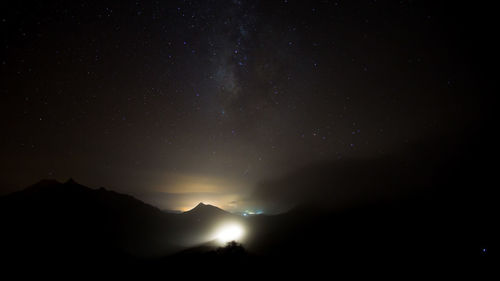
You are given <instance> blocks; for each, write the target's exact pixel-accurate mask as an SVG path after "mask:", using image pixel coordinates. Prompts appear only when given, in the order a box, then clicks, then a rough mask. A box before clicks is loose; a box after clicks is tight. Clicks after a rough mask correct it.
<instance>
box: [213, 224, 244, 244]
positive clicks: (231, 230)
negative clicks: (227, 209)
mask: <svg viewBox="0 0 500 281" xmlns="http://www.w3.org/2000/svg"><path fill="white" fill-rule="evenodd" d="M243 232H244V231H243V227H242V226H241V225H239V224H228V225H224V226H222V227H221V228H220V229H219V230H218V231H217V234H216V237H217V240H218V241H219V242H221V243H227V242H230V241H236V240H238V239H240V238H241V237H242V236H243Z"/></svg>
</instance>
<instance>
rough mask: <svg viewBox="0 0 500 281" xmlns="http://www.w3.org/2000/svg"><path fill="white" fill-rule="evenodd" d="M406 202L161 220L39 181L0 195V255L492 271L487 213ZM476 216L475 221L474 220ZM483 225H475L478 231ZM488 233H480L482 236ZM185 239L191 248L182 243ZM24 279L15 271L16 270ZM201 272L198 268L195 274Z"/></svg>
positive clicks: (74, 186) (154, 264)
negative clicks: (210, 237)
mask: <svg viewBox="0 0 500 281" xmlns="http://www.w3.org/2000/svg"><path fill="white" fill-rule="evenodd" d="M422 202H423V201H420V200H415V199H412V200H407V201H399V202H398V203H397V204H389V203H384V204H382V203H381V204H373V205H366V206H363V207H359V208H351V209H343V210H341V211H328V210H323V209H318V208H314V207H308V206H302V207H297V208H294V209H293V210H291V211H290V212H287V213H284V214H280V215H275V216H265V215H260V216H252V217H249V218H243V217H239V216H235V215H232V214H230V213H227V212H225V211H223V210H221V209H218V208H216V207H213V206H209V205H204V204H200V205H199V206H197V207H196V208H195V209H193V210H192V211H190V212H186V213H183V214H169V213H165V212H162V211H160V210H159V209H157V208H155V207H152V206H150V205H147V204H145V203H143V202H141V201H139V200H137V199H135V198H133V197H131V196H128V195H123V194H119V193H116V192H113V191H108V190H106V189H104V188H101V189H97V190H95V189H90V188H88V187H85V186H82V185H80V184H78V183H76V182H74V181H73V180H69V181H68V182H66V183H59V182H56V181H42V182H40V183H38V184H35V185H33V186H31V187H29V188H27V189H25V190H23V191H20V192H16V193H13V194H10V195H7V196H3V197H0V216H1V226H2V231H1V233H0V241H1V242H2V251H1V253H0V255H1V259H2V265H3V266H4V267H5V268H10V269H12V268H17V267H23V268H25V267H29V268H42V269H44V270H49V271H51V270H55V271H60V270H66V269H72V270H78V271H81V270H85V271H90V272H92V271H102V270H105V271H108V272H113V274H117V272H120V273H124V274H126V273H127V272H130V271H133V272H144V271H148V272H155V273H156V272H159V273H161V272H164V271H165V270H168V271H169V272H192V271H193V268H198V269H203V270H206V271H210V270H214V269H221V268H224V269H225V270H226V271H241V270H248V269H249V268H253V269H255V270H257V271H261V270H272V271H279V272H282V271H285V272H287V270H289V269H290V268H295V269H305V268H313V269H315V270H327V271H328V270H333V269H337V270H338V269H341V268H346V265H357V266H359V265H360V264H364V265H380V266H382V267H384V266H385V267H386V266H389V265H390V266H391V267H394V266H396V265H397V266H412V265H416V262H422V261H425V262H427V263H431V264H441V265H442V264H443V263H444V262H450V261H453V262H455V263H465V264H468V265H469V266H471V267H473V266H474V267H476V266H488V265H491V263H492V259H491V258H490V256H491V254H490V252H489V250H490V249H489V248H488V246H489V245H492V241H494V239H495V233H496V232H494V231H492V230H490V229H489V226H488V225H484V226H481V225H478V224H479V223H480V222H482V221H486V220H488V219H491V218H492V216H493V215H492V213H485V212H482V213H477V212H478V210H482V209H480V208H475V209H471V210H470V211H469V212H468V213H467V214H468V215H469V216H470V217H463V214H464V213H460V212H457V211H456V210H450V209H447V208H446V207H447V206H445V205H442V204H440V203H441V202H440V201H438V202H433V201H425V202H426V205H425V207H424V206H422V205H421V203H422ZM479 214H480V215H482V216H483V217H481V218H478V217H477V216H478V215H479ZM226 218H232V219H237V220H240V221H241V223H244V224H246V228H247V229H249V233H247V235H246V236H247V237H246V239H245V243H244V246H243V245H241V244H238V243H237V242H234V241H233V242H230V243H228V244H227V245H226V246H225V247H218V246H216V245H215V244H213V242H212V241H208V242H206V240H204V239H203V238H200V237H203V236H204V233H206V232H207V231H208V229H210V228H212V227H213V225H214V224H215V223H216V222H218V221H220V220H221V219H226ZM481 227H482V228H481ZM482 230H486V231H482ZM188 242H189V243H188ZM21 272H22V271H21ZM200 272H201V271H200Z"/></svg>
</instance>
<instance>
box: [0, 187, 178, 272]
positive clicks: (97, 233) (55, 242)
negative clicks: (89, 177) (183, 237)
mask: <svg viewBox="0 0 500 281" xmlns="http://www.w3.org/2000/svg"><path fill="white" fill-rule="evenodd" d="M0 216H1V222H2V223H1V224H2V233H1V234H0V235H1V241H2V242H3V243H5V247H4V248H3V251H2V252H3V253H2V255H3V256H4V257H5V256H7V257H9V259H10V260H16V259H19V260H23V261H25V260H26V259H28V260H32V259H35V260H36V259H38V258H43V259H45V258H47V257H50V258H53V259H54V260H60V257H62V256H66V257H68V258H70V259H71V258H75V259H76V258H78V259H88V261H89V262H94V261H95V262H99V261H103V260H107V259H109V258H110V257H113V259H116V258H128V257H129V256H151V255H159V254H164V253H165V252H172V251H174V250H176V248H175V247H174V245H172V244H171V239H169V235H171V232H170V231H169V224H170V221H171V220H172V218H171V215H168V214H165V213H163V212H162V211H160V210H159V209H157V208H155V207H152V206H150V205H147V204H145V203H143V202H141V201H139V200H137V199H135V198H133V197H131V196H128V195H124V194H119V193H116V192H113V191H108V190H106V189H104V188H100V189H97V190H94V189H90V188H88V187H85V186H83V185H80V184H78V183H76V182H74V181H73V180H69V181H68V182H66V183H59V182H57V181H52V180H43V181H41V182H39V183H37V184H35V185H33V186H30V187H28V188H26V189H25V190H23V191H19V192H15V193H13V194H10V195H7V196H4V197H1V198H0Z"/></svg>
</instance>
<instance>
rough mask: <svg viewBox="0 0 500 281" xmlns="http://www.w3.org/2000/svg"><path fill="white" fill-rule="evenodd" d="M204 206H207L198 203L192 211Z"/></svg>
mask: <svg viewBox="0 0 500 281" xmlns="http://www.w3.org/2000/svg"><path fill="white" fill-rule="evenodd" d="M205 206H207V205H206V204H203V202H200V203H198V205H196V207H194V209H196V208H203V207H205Z"/></svg>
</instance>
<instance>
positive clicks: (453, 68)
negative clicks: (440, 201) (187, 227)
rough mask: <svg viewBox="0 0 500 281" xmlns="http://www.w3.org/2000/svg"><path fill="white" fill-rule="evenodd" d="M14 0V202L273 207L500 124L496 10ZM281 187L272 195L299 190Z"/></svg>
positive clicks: (426, 4) (8, 126) (2, 17)
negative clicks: (18, 194) (44, 193)
mask: <svg viewBox="0 0 500 281" xmlns="http://www.w3.org/2000/svg"><path fill="white" fill-rule="evenodd" d="M9 2H10V3H3V4H1V7H2V8H1V14H0V28H1V30H2V37H1V43H0V48H1V52H0V62H1V65H0V73H1V78H0V79H1V83H0V95H1V102H0V110H1V113H0V114H1V119H0V129H1V135H2V137H1V139H0V142H1V143H0V153H1V155H2V157H1V163H0V184H1V185H2V193H6V192H10V191H12V190H16V189H19V188H23V187H26V186H28V185H30V184H33V183H35V182H37V181H39V180H40V179H44V178H54V179H57V180H60V181H66V180H67V179H68V178H74V179H75V180H76V181H78V182H80V183H82V184H85V185H88V186H91V187H94V188H97V187H100V186H105V187H106V188H109V189H112V190H116V191H119V192H124V193H128V194H132V195H134V196H136V197H138V198H139V199H141V200H144V201H146V202H148V203H151V204H154V205H155V206H158V207H159V208H161V209H172V210H186V209H189V208H192V207H194V206H195V205H196V204H197V203H198V202H200V201H203V202H205V203H211V204H214V205H217V206H220V207H222V208H224V209H227V210H232V211H238V210H244V209H245V210H246V209H252V210H257V209H264V210H266V208H267V209H269V210H271V209H272V207H269V205H272V203H273V202H272V200H271V201H270V202H269V201H265V200H261V199H262V198H261V197H259V196H260V195H262V194H264V195H262V196H265V194H266V192H262V187H263V186H270V187H268V188H270V189H272V188H273V187H272V184H269V182H274V181H280V182H281V180H280V179H283V178H288V177H289V175H291V174H295V173H296V171H299V172H298V174H299V175H300V174H301V173H304V172H303V169H304V167H314V166H315V165H322V164H321V163H325V162H328V163H333V164H331V165H333V166H332V167H333V168H332V169H333V171H334V173H335V169H336V168H335V167H340V168H338V169H340V170H342V169H344V168H345V167H353V168H352V170H349V171H351V172H352V171H353V170H354V171H356V169H358V168H359V165H357V164H352V163H363V164H362V167H363V168H361V169H365V167H366V166H367V165H368V166H369V164H367V163H375V164H374V165H376V166H379V165H378V164H377V163H379V162H377V161H379V160H377V159H386V157H392V156H396V158H397V157H399V156H401V155H417V154H419V153H415V152H412V153H413V154H411V153H410V154H406V152H401V151H407V150H408V149H409V148H414V147H419V146H420V145H421V144H425V145H423V147H434V148H436V145H434V144H436V143H442V142H444V143H446V140H455V141H456V140H460V139H470V138H473V137H471V136H474V137H477V138H479V139H482V138H484V137H485V136H486V134H488V133H489V132H490V131H486V132H485V131H484V130H483V128H484V127H488V126H486V125H485V124H489V123H488V122H489V121H487V120H488V118H489V117H490V116H489V114H490V112H489V105H491V104H492V102H491V100H490V95H491V94H492V91H493V90H492V89H493V87H492V86H491V84H492V82H491V81H494V79H493V80H492V78H493V77H494V76H495V73H494V72H492V69H494V68H493V67H492V66H491V64H492V62H491V60H492V57H491V50H493V49H494V47H493V46H492V45H491V44H490V43H489V42H490V41H491V40H492V38H491V37H492V36H493V34H495V32H493V31H492V30H493V26H494V25H492V24H491V22H493V18H492V17H491V16H490V15H489V14H491V13H492V12H488V10H491V9H489V8H488V7H480V6H477V5H476V4H474V6H469V5H465V4H457V3H455V2H452V3H451V4H450V3H445V2H441V1H375V0H372V1H327V0H325V1H294V0H288V1H287V0H281V1H244V0H232V1H226V0H220V1H95V2H94V1H37V2H34V3H32V2H29V1H9ZM436 2H439V3H436ZM471 5H472V4H471ZM492 129H493V128H492V127H488V128H486V130H492ZM478 131H479V132H480V133H482V134H484V135H477V134H475V132H478ZM471 132H473V133H471ZM464 136H465V137H464ZM489 141H490V140H487V139H485V140H484V141H478V142H479V143H483V144H484V145H485V146H488V142H489ZM440 145H441V144H440ZM443 146H446V145H443ZM471 149H474V148H471ZM410 150H412V151H416V150H415V149H410ZM417 151H418V149H417ZM427 151H428V150H427ZM432 154H435V153H434V150H433V151H432ZM405 157H406V156H405ZM405 157H402V156H401V157H400V158H401V159H403V158H404V159H407V160H408V159H410V160H411V159H414V158H412V157H413V156H411V157H406V158H405ZM438 158H439V157H438ZM370 161H373V162H370ZM380 161H382V163H386V162H384V161H385V160H380ZM417 162H419V163H420V160H418V161H417ZM318 163H320V164H318ZM342 163H349V164H346V165H347V166H346V165H343V164H342ZM329 165H330V164H329ZM391 165H392V164H388V165H386V166H384V165H382V167H392V166H391ZM323 166H324V165H323ZM342 167H344V168H342ZM307 169H309V168H306V171H307ZM322 169H323V168H319V169H317V170H316V171H321V170H322ZM328 171H331V170H328ZM326 173H328V172H326ZM339 173H341V172H339ZM305 174H306V175H311V176H312V177H315V175H314V173H313V174H311V173H309V172H305ZM343 175H345V173H343ZM349 175H350V176H352V177H353V178H356V177H357V175H356V173H355V172H353V173H351V174H349ZM291 178H292V179H293V176H291ZM307 180H308V179H307ZM284 181H285V182H286V180H284ZM348 181H349V180H345V179H343V180H342V183H343V184H345V183H346V182H348ZM334 188H335V187H334ZM259 190H260V191H259ZM277 190H280V191H279V192H278V194H277V195H276V194H274V195H273V196H274V197H273V196H271V197H269V198H277V199H276V200H279V198H281V197H282V196H281V195H282V194H286V193H287V190H286V188H284V189H277ZM299 194H300V193H299ZM298 197H300V196H298ZM293 198H295V197H293V196H292V198H291V199H290V198H289V199H290V200H293ZM266 204H267V205H266Z"/></svg>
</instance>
